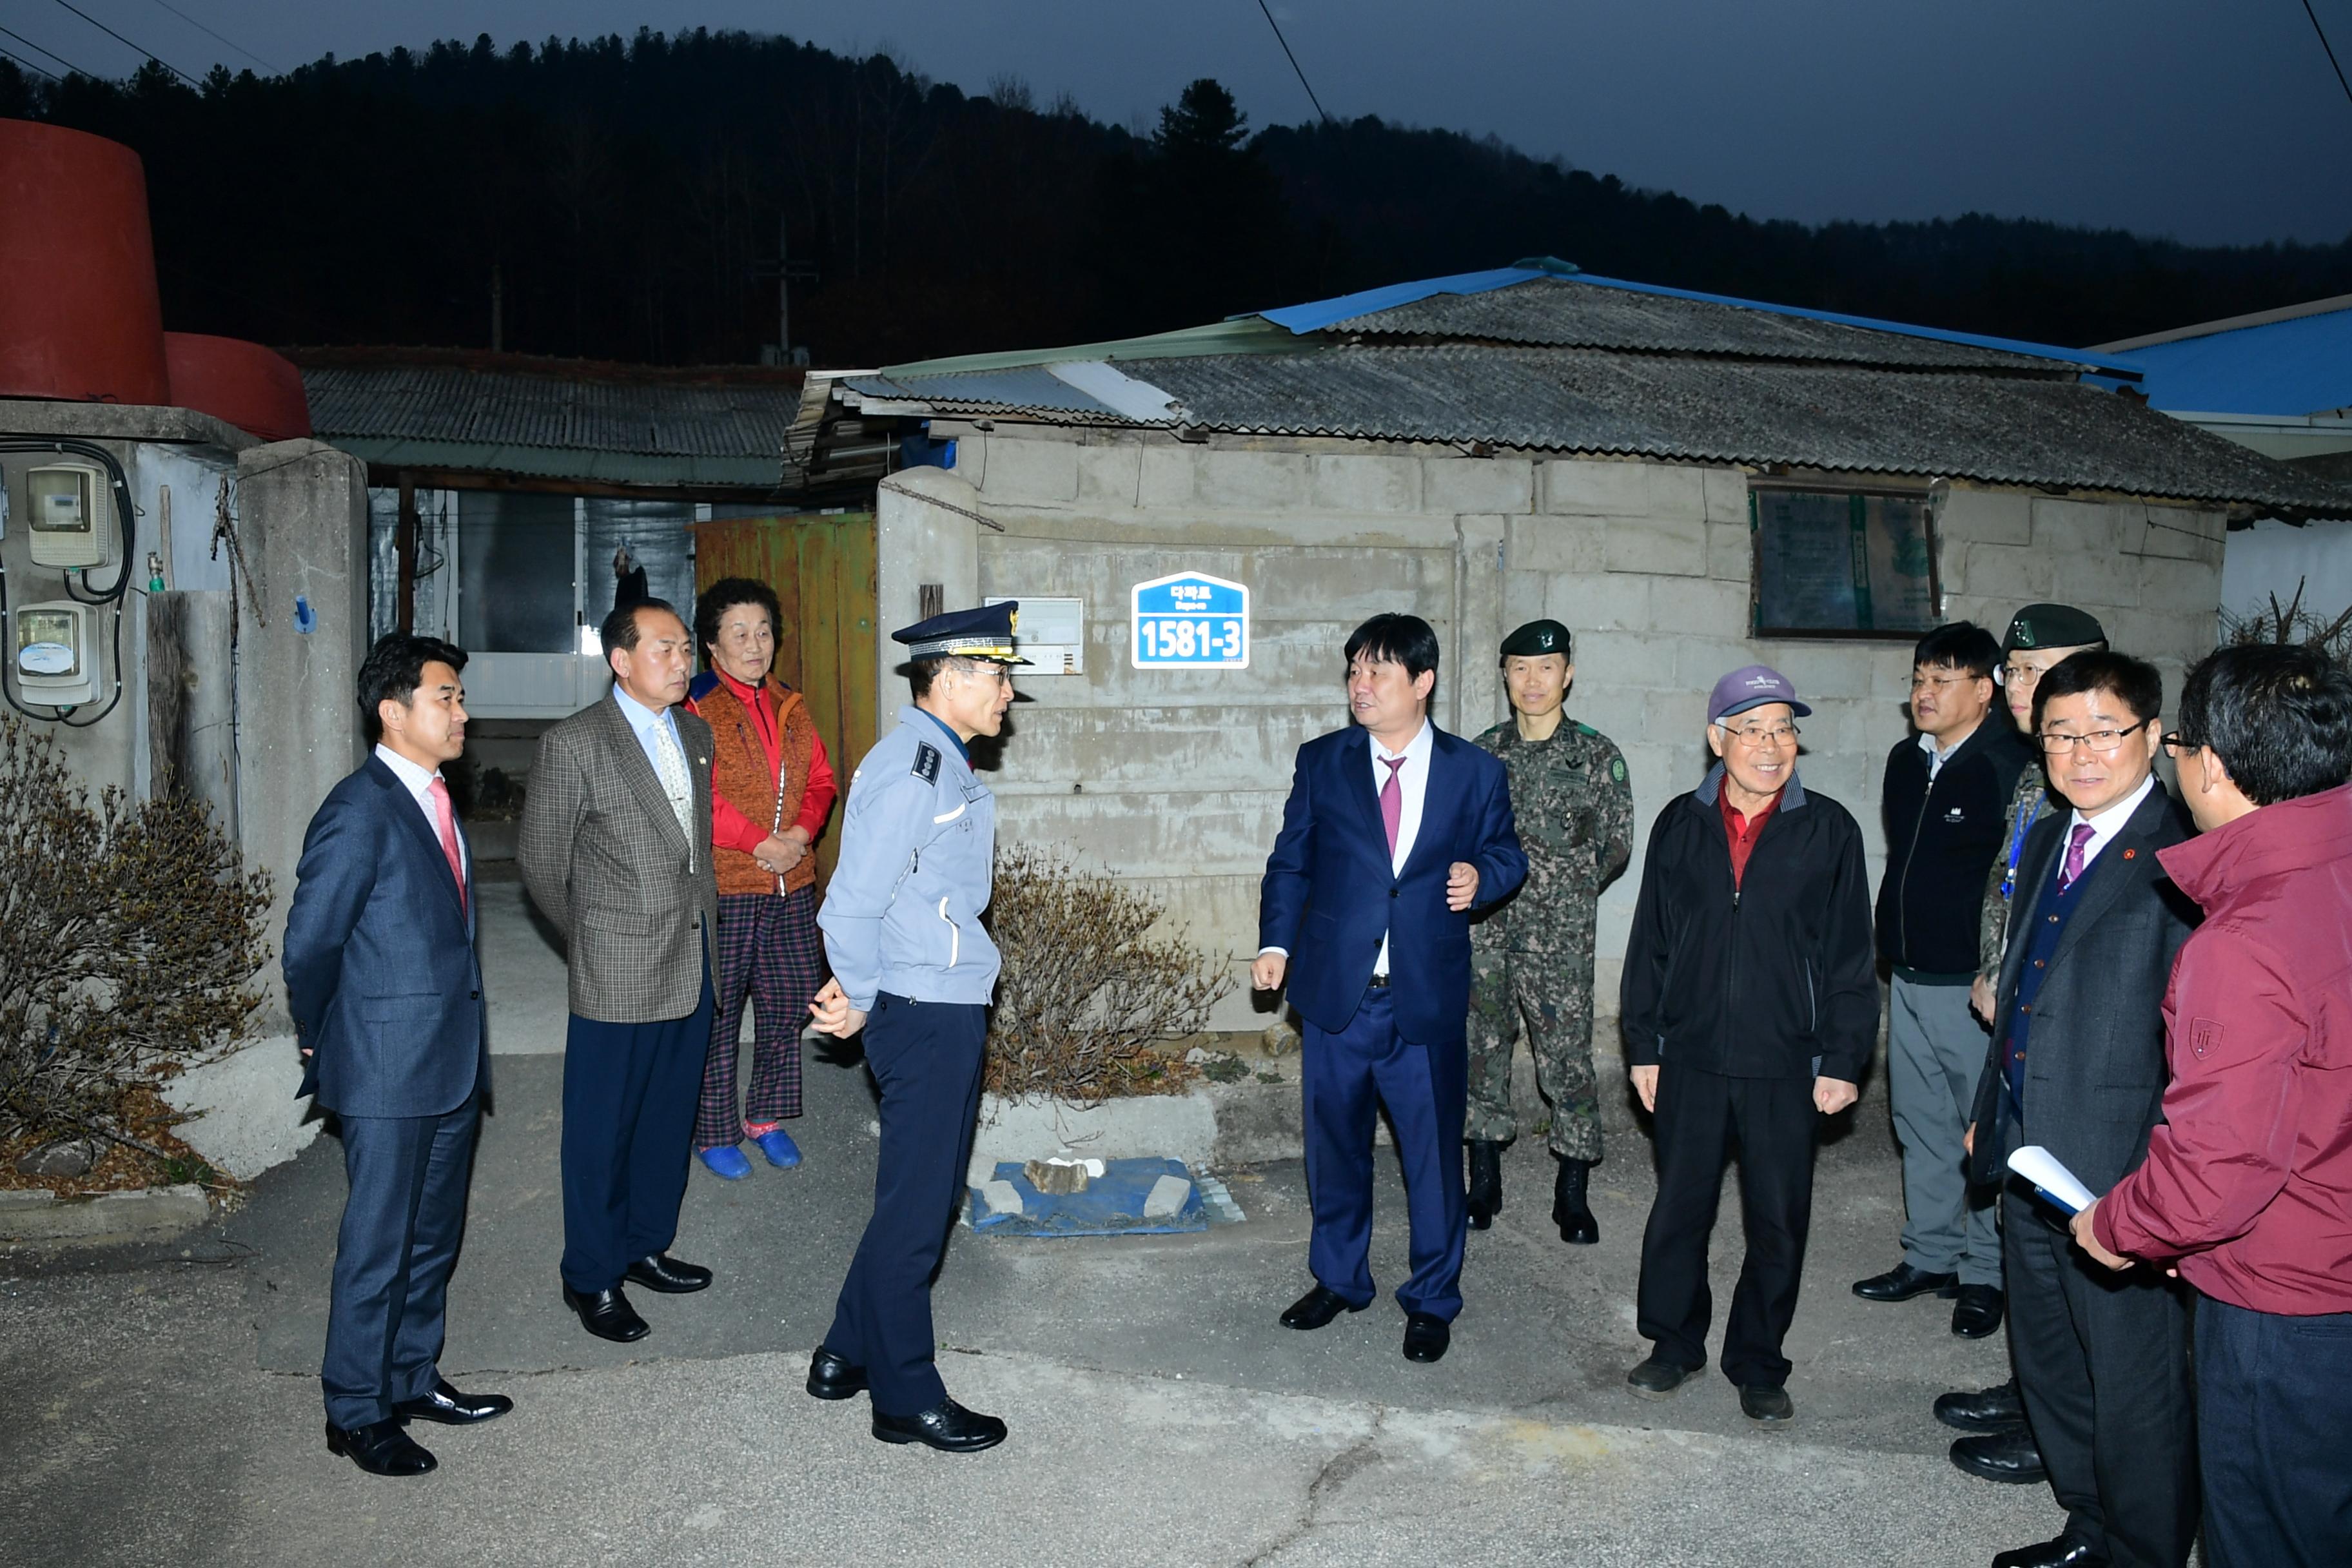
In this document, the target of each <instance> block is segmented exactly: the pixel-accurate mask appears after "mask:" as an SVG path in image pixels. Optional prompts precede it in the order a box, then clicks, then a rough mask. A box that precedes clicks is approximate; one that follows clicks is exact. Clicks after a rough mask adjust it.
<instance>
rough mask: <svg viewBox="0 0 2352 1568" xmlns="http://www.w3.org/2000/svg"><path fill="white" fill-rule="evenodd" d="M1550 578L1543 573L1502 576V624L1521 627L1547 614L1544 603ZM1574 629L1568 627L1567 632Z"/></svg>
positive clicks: (1512, 573)
mask: <svg viewBox="0 0 2352 1568" xmlns="http://www.w3.org/2000/svg"><path fill="white" fill-rule="evenodd" d="M1550 589H1551V577H1550V575H1549V574H1547V573H1543V572H1506V573H1505V574H1503V624H1504V626H1507V627H1509V626H1525V625H1527V624H1528V622H1529V621H1532V620H1537V619H1539V618H1541V617H1542V616H1545V615H1546V614H1548V613H1549V612H1547V611H1546V610H1545V608H1544V602H1545V600H1546V599H1547V598H1548V597H1549V594H1550ZM1575 629H1576V628H1575V627H1574V626H1570V628H1569V630H1570V631H1574V630H1575Z"/></svg>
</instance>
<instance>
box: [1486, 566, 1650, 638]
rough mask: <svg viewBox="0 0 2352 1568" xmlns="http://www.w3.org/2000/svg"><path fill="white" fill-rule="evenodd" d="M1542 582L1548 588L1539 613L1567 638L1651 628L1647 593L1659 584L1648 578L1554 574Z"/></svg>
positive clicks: (1601, 573) (1594, 574)
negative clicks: (1565, 631)
mask: <svg viewBox="0 0 2352 1568" xmlns="http://www.w3.org/2000/svg"><path fill="white" fill-rule="evenodd" d="M1544 581H1545V582H1546V583H1547V584H1549V587H1548V588H1547V589H1546V591H1545V594H1544V611H1543V613H1544V614H1545V615H1547V616H1550V617H1551V618H1552V619H1553V620H1556V621H1558V622H1559V624H1560V625H1562V626H1566V627H1567V628H1568V629H1569V631H1570V634H1571V635H1574V634H1579V633H1582V632H1587V631H1648V630H1651V629H1652V626H1653V620H1652V616H1651V615H1650V593H1651V590H1652V589H1653V588H1654V587H1657V586H1659V585H1660V584H1656V583H1654V582H1653V581H1652V580H1651V579H1650V578H1647V577H1630V576H1620V575H1617V574H1613V573H1608V572H1555V573H1553V574H1550V575H1549V576H1547V577H1546V578H1545V579H1544ZM1513 624H1514V625H1517V624H1518V623H1517V622H1514V623H1513Z"/></svg>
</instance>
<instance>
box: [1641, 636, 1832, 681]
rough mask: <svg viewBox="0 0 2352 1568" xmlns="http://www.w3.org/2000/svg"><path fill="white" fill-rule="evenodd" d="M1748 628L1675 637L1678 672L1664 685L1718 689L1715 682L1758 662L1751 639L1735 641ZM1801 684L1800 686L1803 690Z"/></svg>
mask: <svg viewBox="0 0 2352 1568" xmlns="http://www.w3.org/2000/svg"><path fill="white" fill-rule="evenodd" d="M1744 629H1745V628H1744V627H1742V626H1727V627H1725V628H1724V630H1723V633H1722V634H1721V635H1719V636H1717V637H1702V636H1685V637H1677V638H1675V643H1674V649H1675V662H1674V674H1673V677H1672V679H1661V680H1659V681H1658V682H1657V683H1656V684H1658V685H1660V686H1669V687H1680V688H1682V689H1685V690H1689V691H1696V692H1699V693H1701V694H1704V693H1706V692H1709V691H1712V690H1714V689H1715V683H1716V682H1717V681H1718V680H1720V679H1723V677H1725V676H1726V675H1728V674H1729V673H1730V672H1731V671H1733V670H1735V669H1738V668H1740V667H1741V666H1742V665H1748V664H1754V663H1756V662H1757V660H1758V659H1759V658H1761V657H1762V656H1760V655H1759V653H1758V652H1757V651H1756V645H1755V644H1754V643H1751V642H1744V641H1742V642H1734V641H1733V640H1731V639H1732V637H1735V636H1737V635H1738V632H1739V631H1741V630H1744ZM1799 689H1800V690H1801V689H1803V688H1802V685H1801V684H1800V687H1799Z"/></svg>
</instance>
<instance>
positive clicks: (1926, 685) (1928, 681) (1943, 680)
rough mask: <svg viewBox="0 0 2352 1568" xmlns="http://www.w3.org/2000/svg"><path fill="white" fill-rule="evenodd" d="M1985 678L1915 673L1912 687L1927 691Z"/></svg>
mask: <svg viewBox="0 0 2352 1568" xmlns="http://www.w3.org/2000/svg"><path fill="white" fill-rule="evenodd" d="M1982 679H1984V677H1983V676H1981V675H1915V676H1913V677H1912V678H1911V689H1912V690H1914V691H1927V690H1929V689H1934V690H1937V691H1941V690H1943V689H1945V688H1946V687H1948V686H1959V685H1963V684H1973V683H1974V682H1976V681H1979V680H1982Z"/></svg>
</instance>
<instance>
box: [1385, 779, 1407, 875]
mask: <svg viewBox="0 0 2352 1568" xmlns="http://www.w3.org/2000/svg"><path fill="white" fill-rule="evenodd" d="M1381 761H1382V762H1384V763H1388V765H1389V777H1388V782H1387V783H1386V784H1382V785H1381V826H1382V827H1385V828H1387V829H1388V830H1389V858H1390V859H1391V860H1393V859H1395V858H1396V841H1397V828H1398V827H1399V826H1402V823H1403V822H1404V791H1403V789H1402V787H1400V786H1399V784H1397V770H1398V769H1400V768H1402V767H1403V766H1404V764H1405V761H1406V759H1405V758H1403V757H1382V758H1381Z"/></svg>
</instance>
